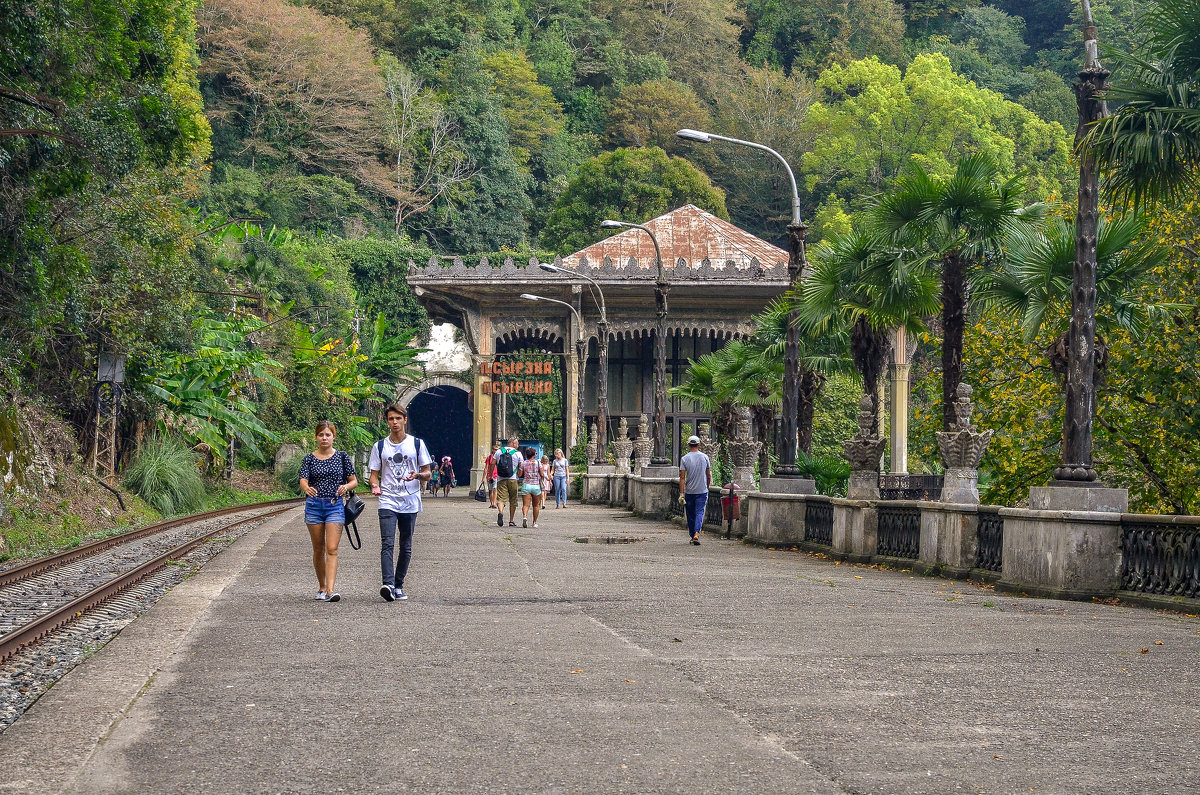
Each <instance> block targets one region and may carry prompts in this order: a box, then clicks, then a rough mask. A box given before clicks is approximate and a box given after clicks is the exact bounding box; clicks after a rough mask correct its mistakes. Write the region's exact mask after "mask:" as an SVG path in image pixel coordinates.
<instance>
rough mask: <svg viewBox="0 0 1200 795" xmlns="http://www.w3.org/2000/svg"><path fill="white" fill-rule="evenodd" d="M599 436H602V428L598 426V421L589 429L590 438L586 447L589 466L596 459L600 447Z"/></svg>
mask: <svg viewBox="0 0 1200 795" xmlns="http://www.w3.org/2000/svg"><path fill="white" fill-rule="evenodd" d="M599 437H600V429H599V428H598V427H596V423H594V422H593V423H592V427H591V428H590V429H588V440H587V445H586V447H585V449H586V450H587V462H588V466H591V464H592V462H593V461H595V460H596V453H597V452H598V451H599V449H600V445H599V442H597V441H596V440H597V439H598V438H599Z"/></svg>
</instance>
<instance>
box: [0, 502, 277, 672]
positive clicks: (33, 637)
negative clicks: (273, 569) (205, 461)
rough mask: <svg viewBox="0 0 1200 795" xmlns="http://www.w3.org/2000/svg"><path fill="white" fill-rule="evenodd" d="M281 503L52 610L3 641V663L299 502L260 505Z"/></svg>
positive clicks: (0, 660)
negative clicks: (177, 562)
mask: <svg viewBox="0 0 1200 795" xmlns="http://www.w3.org/2000/svg"><path fill="white" fill-rule="evenodd" d="M282 502H286V503H289V504H288V505H287V506H285V507H282V508H278V509H277V510H274V511H268V512H266V513H262V514H258V515H257V516H250V517H247V518H245V519H239V520H237V521H236V522H231V523H229V524H227V525H224V526H223V527H218V528H217V529H216V530H211V531H209V532H207V533H205V534H204V535H201V536H197V537H196V538H193V539H191V540H190V541H186V542H184V543H183V544H180V545H179V546H177V547H175V548H174V549H171V550H168V551H167V552H164V553H162V554H161V555H158V556H157V557H155V558H152V559H150V560H148V561H146V562H145V563H142V564H141V565H139V566H137V567H136V568H134V569H131V570H129V571H127V572H125V573H124V574H121V575H119V576H117V577H116V578H115V579H112V580H110V581H109V582H107V583H105V584H104V585H101V586H100V587H98V588H95V589H93V590H92V591H90V592H88V593H86V594H84V595H83V596H80V597H79V598H78V599H75V600H74V601H72V602H69V603H68V604H65V605H63V606H62V607H59V608H58V609H56V610H53V611H52V612H50V613H47V614H46V615H44V616H42V617H40V618H36V619H34V620H33V621H30V622H29V623H28V624H26V625H25V626H23V627H21V628H20V629H17V630H13V631H12V632H10V633H9V634H7V635H5V636H4V637H3V638H0V663H3V662H4V661H6V660H7V659H8V658H9V657H11V656H12V655H14V654H16V653H17V652H18V651H20V650H21V649H22V648H24V647H25V646H28V645H30V644H31V643H34V642H36V641H38V640H41V639H42V638H44V637H46V636H47V635H49V634H50V633H51V632H54V631H56V630H58V629H61V628H62V627H64V626H66V625H67V624H69V623H70V622H72V621H74V620H75V619H77V618H79V617H81V616H82V615H83V614H84V613H86V612H87V611H88V610H92V609H94V608H96V607H99V606H100V605H101V604H103V603H104V602H107V601H108V600H109V599H111V598H113V597H114V596H116V595H117V594H119V593H120V592H121V591H124V590H125V589H126V588H129V587H130V586H132V585H134V584H136V583H138V582H140V581H141V580H143V579H145V578H146V577H148V576H149V575H151V574H153V573H154V572H155V571H157V570H158V569H161V568H162V567H163V566H166V565H167V563H168V562H169V561H171V560H174V559H176V558H179V557H182V556H183V555H186V554H187V553H188V552H190V551H191V550H192V549H194V548H195V547H197V546H199V545H200V544H203V543H204V542H205V541H208V540H210V539H212V538H214V537H215V536H217V535H219V534H220V533H224V532H225V531H227V530H229V529H231V528H234V527H237V526H238V525H240V524H246V523H247V522H255V521H258V520H260V519H267V518H270V517H272V516H275V515H277V514H281V513H283V512H284V511H288V510H290V509H291V507H292V506H291V504H290V503H294V502H297V500H274V501H272V502H270V503H258V505H278V504H279V503H282ZM253 507H255V506H242V507H241V508H238V509H221V510H220V511H210V512H209V513H208V514H197V516H198V517H199V519H197V518H196V517H187V518H188V519H190V520H192V521H201V520H203V519H205V518H208V517H209V516H212V515H217V516H219V515H221V514H225V513H232V512H234V511H235V510H247V509H250V508H253ZM175 521H178V520H175ZM172 526H177V525H172ZM159 529H162V528H161V527H160V528H159Z"/></svg>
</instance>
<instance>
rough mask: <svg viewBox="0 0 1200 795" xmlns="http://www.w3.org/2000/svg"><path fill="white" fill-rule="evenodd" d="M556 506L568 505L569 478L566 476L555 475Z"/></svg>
mask: <svg viewBox="0 0 1200 795" xmlns="http://www.w3.org/2000/svg"><path fill="white" fill-rule="evenodd" d="M554 504H555V505H566V504H567V476H566V475H555V476H554Z"/></svg>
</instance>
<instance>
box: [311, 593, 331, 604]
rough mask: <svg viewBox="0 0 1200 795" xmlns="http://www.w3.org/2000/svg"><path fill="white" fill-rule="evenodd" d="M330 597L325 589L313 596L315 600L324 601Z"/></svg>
mask: <svg viewBox="0 0 1200 795" xmlns="http://www.w3.org/2000/svg"><path fill="white" fill-rule="evenodd" d="M328 598H329V597H328V596H327V595H326V594H325V592H324V591H317V595H316V596H314V597H313V601H316V602H324V601H325V600H327V599H328Z"/></svg>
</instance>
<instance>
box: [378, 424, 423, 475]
mask: <svg viewBox="0 0 1200 795" xmlns="http://www.w3.org/2000/svg"><path fill="white" fill-rule="evenodd" d="M409 436H412V434H411V433H410V434H409ZM412 440H413V450H415V451H416V453H417V461H420V460H421V445H423V444H425V443H424V442H422V441H421V440H420V439H419V438H418V437H416V436H412ZM386 441H387V439H386V438H383V439H380V440H379V441H378V442H376V443H375V455H376V456H378V458H379V474H380V475H381V476H382V475H383V443H384V442H386ZM425 453H426V455H428V454H429V450H428V448H427V449H426V450H425ZM430 469H431V470H432V469H433V467H430ZM382 479H383V478H382V477H380V480H382Z"/></svg>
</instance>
